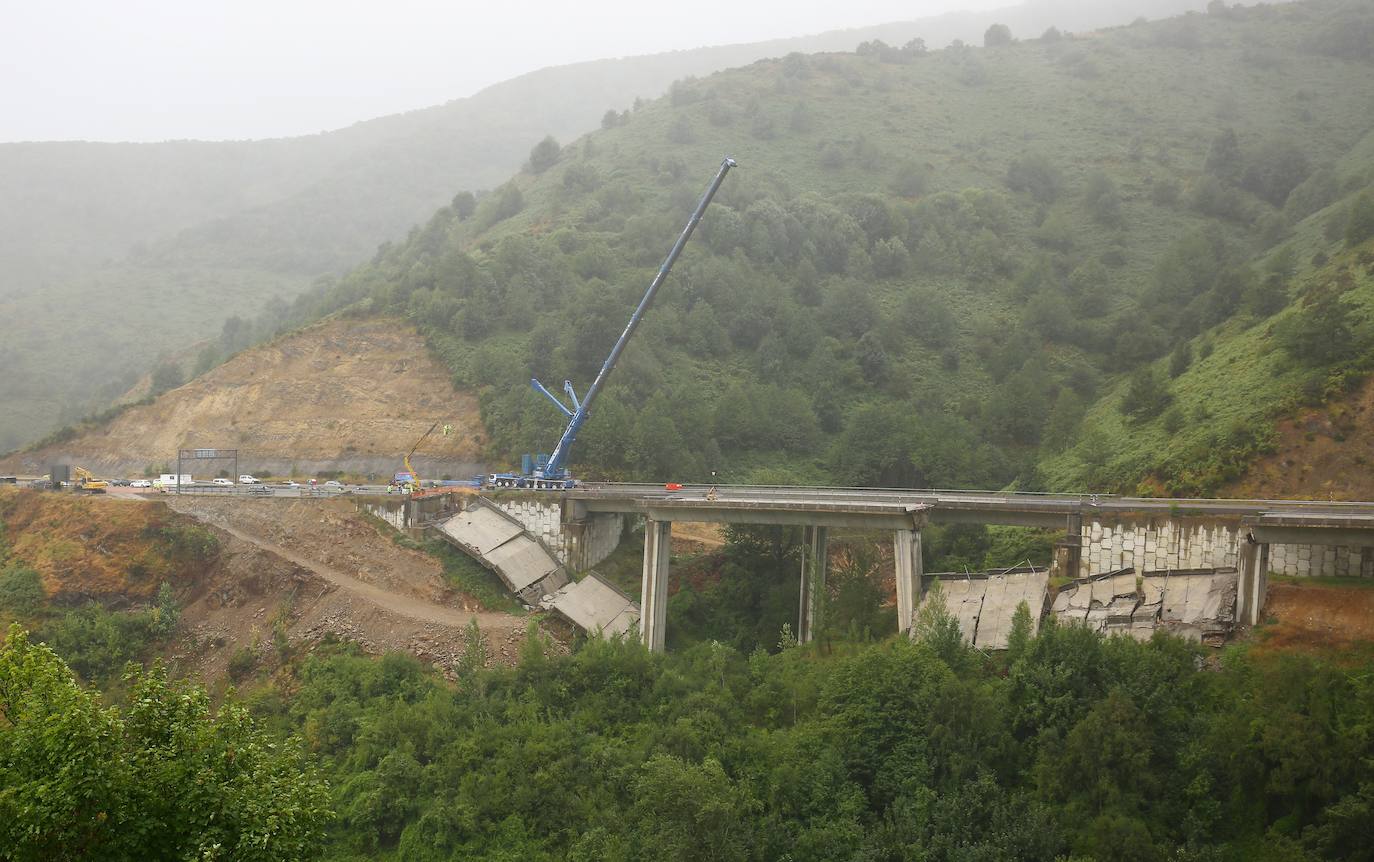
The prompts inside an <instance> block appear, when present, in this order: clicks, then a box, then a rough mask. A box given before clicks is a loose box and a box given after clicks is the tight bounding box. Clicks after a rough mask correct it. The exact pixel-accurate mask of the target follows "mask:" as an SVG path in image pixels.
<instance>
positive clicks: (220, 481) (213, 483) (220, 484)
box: [210, 478, 234, 488]
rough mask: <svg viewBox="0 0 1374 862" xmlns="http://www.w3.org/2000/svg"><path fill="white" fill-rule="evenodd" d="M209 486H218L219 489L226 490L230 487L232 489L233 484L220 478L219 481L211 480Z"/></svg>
mask: <svg viewBox="0 0 1374 862" xmlns="http://www.w3.org/2000/svg"><path fill="white" fill-rule="evenodd" d="M210 484H211V485H219V486H220V487H221V488H226V487H227V488H232V487H234V483H233V482H231V481H229V480H228V479H223V478H220V479H211V480H210Z"/></svg>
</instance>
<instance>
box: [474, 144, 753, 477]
mask: <svg viewBox="0 0 1374 862" xmlns="http://www.w3.org/2000/svg"><path fill="white" fill-rule="evenodd" d="M733 167H735V160H734V159H732V158H729V157H728V156H727V157H726V158H725V159H723V160H722V161H721V163H720V169H719V170H718V171H716V176H715V178H714V179H712V180H711V184H710V185H709V186H708V187H707V188H706V192H705V193H704V194H702V196H701V200H700V201H698V202H697V208H696V211H695V212H693V213H692V217H691V218H690V219H688V220H687V226H686V227H685V228H683V230H682V234H681V235H680V236H679V237H678V238H677V242H676V243H674V244H673V248H672V250H671V251H669V252H668V257H667V258H666V259H665V260H664V261H663V265H662V266H660V267H659V268H658V274H657V275H655V276H654V279H653V281H652V282H650V283H649V289H648V290H646V291H645V292H644V298H643V299H641V300H640V301H639V305H638V306H637V307H636V308H635V310H634V313H633V314H631V315H630V322H629V323H627V324H625V331H624V332H622V333H620V338H619V339H618V340H617V341H616V343H615V346H614V347H612V348H611V354H610V356H607V357H606V361H605V362H604V363H602V365H601V371H600V372H598V373H597V375H596V379H595V380H593V381H592V385H591V388H589V389H588V390H587V395H586V397H584V398H583V399H582V400H580V401H579V400H578V398H577V393H576V391H574V390H573V385H572V381H570V380H564V381H563V391H564V392H566V393H567V395H568V399H569V401H571V402H572V406H571V407H569V406H567V405H565V404H564V403H563V402H562V401H561V400H559V398H558V396H557V395H554V394H553V393H552V392H550V391H549V390H548V389H546V388H544V385H543V384H542V383H540V382H539V381H538V379H535V378H531V379H530V386H532V387H533V388H534V390H535V391H536V392H539V393H540V394H542V395H544V396H545V397H546V398H548V399H549V400H550V401H552V402H553V403H554V406H555V407H557V408H558V409H559V410H560V411H561V412H562V413H563V415H565V416H567V417H568V425H567V427H566V428H565V429H564V430H563V435H562V436H561V437H559V438H558V445H557V446H555V447H554V450H553V454H551V455H544V454H542V453H541V454H537V455H525V456H523V457H522V459H521V464H520V472H519V473H491V474H489V475H487V476H485V477H483V480H482V484H483V485H484V486H486V487H491V488H529V489H535V490H559V491H562V490H570V489H572V488H574V487H576V486H577V480H576V479H574V478H573V477H572V475H571V474H570V473H569V472H568V468H567V466H566V465H567V460H568V452H569V450H570V449H571V448H572V444H573V442H574V441H576V440H577V433H578V432H579V431H580V430H582V425H583V423H585V422H586V421H587V417H588V416H590V415H591V407H592V404H593V403H594V402H595V401H596V396H597V394H598V393H600V392H601V387H602V386H604V385H605V383H606V378H607V377H608V376H609V375H610V373H611V369H613V368H615V364H616V362H617V361H618V360H619V359H620V354H621V353H622V352H623V351H624V350H625V345H626V344H627V343H628V342H629V340H630V336H632V335H634V331H635V329H637V328H638V327H639V323H640V321H641V320H643V319H644V313H645V312H646V311H648V310H649V305H650V304H651V303H652V302H653V300H654V294H656V293H658V289H659V287H661V286H662V285H663V282H664V280H666V279H667V278H668V273H669V271H671V270H672V268H673V264H674V263H675V262H676V261H677V258H678V255H680V254H681V253H682V249H683V248H684V247H685V246H686V245H687V240H689V239H691V237H692V232H693V231H694V230H696V227H697V223H698V222H700V221H701V216H702V214H704V213H705V212H706V208H707V207H709V206H710V205H711V199H712V198H713V197H715V196H716V191H717V190H719V189H720V184H721V183H722V182H724V181H725V175H726V174H727V173H729V172H730V169H731V168H733Z"/></svg>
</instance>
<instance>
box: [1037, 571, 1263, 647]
mask: <svg viewBox="0 0 1374 862" xmlns="http://www.w3.org/2000/svg"><path fill="white" fill-rule="evenodd" d="M1237 582H1238V578H1237V573H1236V570H1235V569H1231V568H1225V569H1184V570H1181V571H1165V572H1145V573H1144V574H1142V575H1137V574H1136V572H1135V570H1134V569H1131V568H1126V569H1118V570H1116V571H1112V572H1104V573H1103V574H1100V575H1094V576H1092V577H1089V578H1079V579H1078V580H1076V581H1073V582H1072V583H1070V584H1067V585H1066V586H1064V587H1063V588H1062V589H1061V590H1060V591H1059V594H1058V595H1057V596H1055V599H1054V605H1053V607H1052V609H1051V613H1053V614H1054V615H1055V616H1056V617H1058V618H1059V620H1060V621H1061V622H1066V623H1073V624H1076V625H1084V626H1087V627H1088V628H1090V629H1092V630H1094V631H1098V632H1102V633H1104V634H1111V633H1114V632H1120V633H1123V634H1129V635H1130V636H1131V637H1134V638H1138V639H1140V640H1146V639H1148V638H1149V637H1150V636H1151V635H1152V634H1153V633H1154V632H1155V630H1156V629H1162V630H1164V631H1167V632H1169V633H1170V634H1175V635H1178V636H1179V637H1184V638H1187V639H1189V640H1195V641H1202V642H1204V643H1208V644H1215V645H1219V644H1221V643H1222V642H1223V641H1225V639H1226V638H1227V636H1229V635H1230V633H1231V631H1232V630H1233V629H1234V628H1235V624H1236V585H1237Z"/></svg>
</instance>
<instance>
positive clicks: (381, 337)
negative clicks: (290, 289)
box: [0, 319, 486, 478]
mask: <svg viewBox="0 0 1374 862" xmlns="http://www.w3.org/2000/svg"><path fill="white" fill-rule="evenodd" d="M435 420H440V421H441V422H442V423H444V424H447V425H450V426H452V432H451V433H450V434H448V435H447V436H445V435H442V434H440V433H439V432H435V433H434V434H432V435H431V436H430V437H429V438H428V439H426V440H425V442H424V444H423V446H422V447H421V448H420V450H419V451H418V452H417V453H416V457H415V458H414V459H413V463H414V465H415V467H416V469H418V470H420V471H421V473H422V474H427V475H433V476H436V477H437V476H440V475H452V476H454V477H466V476H470V475H474V474H476V473H479V472H481V471H482V465H481V464H480V463H478V460H479V457H480V453H481V451H482V448H483V446H484V445H485V443H486V439H485V435H484V433H483V430H482V425H481V421H480V418H479V414H478V405H477V398H476V396H475V395H473V394H472V393H468V392H458V391H457V390H455V389H454V388H453V384H452V382H451V375H450V374H449V372H448V371H447V369H445V368H444V367H443V366H442V365H441V364H440V363H439V362H438V361H436V360H435V359H434V358H433V357H432V356H431V355H430V354H429V351H428V350H427V349H426V347H425V344H424V342H423V341H422V340H421V338H420V336H419V333H417V332H416V330H415V329H414V327H412V326H409V325H407V324H405V323H403V322H400V321H397V320H390V319H368V320H334V321H328V322H325V323H322V324H318V325H316V326H312V327H310V328H308V329H305V330H303V331H301V332H297V333H293V334H291V335H287V336H283V337H282V338H279V339H277V340H276V341H274V342H272V343H271V344H267V345H263V346H261V347H256V348H253V349H251V350H246V351H244V352H243V353H241V354H239V355H238V356H236V357H234V358H233V359H231V360H229V361H228V362H226V363H225V364H224V365H222V366H220V367H219V368H216V369H214V370H212V371H210V372H208V373H206V374H204V375H202V376H201V377H198V378H196V379H195V380H192V381H191V382H189V383H187V384H186V385H184V386H181V387H179V388H177V389H173V390H171V391H170V392H166V393H164V394H163V395H162V396H160V397H159V398H158V399H157V400H156V401H154V402H153V403H152V404H149V405H143V406H139V407H133V408H130V409H129V410H127V411H126V412H124V413H123V414H121V415H120V416H118V417H117V418H115V419H114V420H113V421H111V422H110V423H109V425H108V426H106V427H105V428H103V429H96V430H93V431H90V432H87V433H84V434H81V435H79V436H77V437H76V438H75V439H73V440H70V441H68V442H65V443H61V444H58V445H54V446H49V447H45V448H43V449H40V450H37V451H34V452H26V453H22V454H18V455H14V456H11V457H9V458H7V459H4V460H3V461H0V472H5V471H8V472H15V473H20V474H34V475H42V474H44V473H46V472H47V471H48V465H49V464H53V463H75V464H81V465H82V466H84V467H86V468H88V469H91V470H94V471H96V472H97V473H101V474H107V475H111V476H117V475H139V474H141V473H143V472H144V470H145V469H146V468H148V467H149V466H152V465H170V466H172V467H175V464H176V455H177V449H178V448H196V447H204V448H237V449H238V450H239V469H240V471H242V472H252V473H264V474H270V475H297V476H308V475H311V474H313V473H315V472H317V471H320V470H347V471H351V472H358V473H368V472H375V473H377V474H379V475H382V476H390V474H391V473H392V472H394V471H395V470H398V469H400V468H401V457H402V456H403V455H404V454H405V453H406V452H408V451H410V449H411V447H412V446H414V445H415V442H416V441H417V440H418V439H419V438H420V437H421V435H423V434H424V433H425V431H426V430H428V429H429V427H430V425H432V424H433V423H434V422H435ZM207 469H209V468H207ZM221 469H230V465H227V464H214V465H213V470H214V471H218V470H221ZM183 470H184V472H190V470H189V469H186V468H183ZM211 475H213V473H211ZM197 478H201V476H200V475H199V474H197ZM207 478H208V477H207Z"/></svg>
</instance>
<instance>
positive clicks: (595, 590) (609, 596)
mask: <svg viewBox="0 0 1374 862" xmlns="http://www.w3.org/2000/svg"><path fill="white" fill-rule="evenodd" d="M434 529H435V531H436V532H437V533H438V534H439V536H440V537H441V538H443V539H444V540H445V541H446V542H448V543H449V544H452V545H456V546H457V547H459V548H460V549H462V550H463V551H464V552H466V553H467V554H469V555H470V556H472V557H473V558H474V559H476V560H477V561H478V562H479V563H481V564H482V565H484V566H486V567H487V568H489V569H491V570H492V571H494V572H496V574H497V576H498V577H500V578H501V580H502V582H503V583H505V585H506V588H507V589H509V590H510V591H511V592H512V593H514V594H515V595H516V596H518V597H519V598H520V600H521V601H523V602H524V603H525V604H527V605H530V606H531V607H533V606H535V605H538V606H539V607H541V608H544V609H546V610H550V611H553V612H555V613H557V614H559V615H560V616H563V617H565V618H566V619H567V620H568V621H569V622H571V623H573V624H574V625H576V626H578V627H579V628H581V629H582V630H583V631H587V632H600V633H602V634H605V635H612V636H620V635H623V634H624V633H625V632H627V631H630V630H631V629H633V628H636V627H637V626H638V625H639V606H638V605H637V604H635V603H634V602H633V601H632V600H631V599H630V598H629V596H626V595H625V594H624V593H622V592H620V590H618V589H616V588H615V587H614V586H612V585H611V584H609V583H607V582H606V581H604V580H602V579H601V577H600V576H598V575H597V574H596V573H595V572H589V573H588V575H587V577H585V578H583V579H582V580H581V581H573V580H572V579H571V578H569V576H568V572H567V569H566V568H565V567H564V565H563V564H562V563H561V562H559V560H558V557H557V556H556V555H555V554H554V552H553V551H552V550H550V549H549V547H548V546H547V545H545V544H544V543H543V542H541V541H540V540H539V539H538V538H537V537H535V536H533V535H531V534H530V533H529V531H528V530H527V529H526V528H525V525H523V524H522V523H520V521H518V520H517V519H516V518H515V517H513V516H512V515H510V514H509V513H507V512H505V511H504V510H503V509H502V508H501V507H500V506H497V505H496V504H494V503H492V502H491V501H490V500H487V499H486V498H484V497H476V498H474V499H472V500H470V501H469V502H468V504H467V507H466V508H465V509H464V510H463V511H462V512H459V513H458V514H456V515H454V516H453V517H451V518H448V519H447V520H443V521H440V522H438V523H436V524H434Z"/></svg>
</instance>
